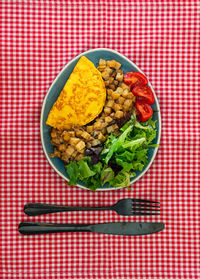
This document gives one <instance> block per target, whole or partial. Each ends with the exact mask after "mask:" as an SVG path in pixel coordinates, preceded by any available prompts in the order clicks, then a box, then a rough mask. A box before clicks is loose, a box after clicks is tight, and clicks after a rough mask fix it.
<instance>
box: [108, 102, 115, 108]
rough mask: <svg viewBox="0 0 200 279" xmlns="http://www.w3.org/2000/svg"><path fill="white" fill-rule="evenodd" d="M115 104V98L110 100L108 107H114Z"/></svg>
mask: <svg viewBox="0 0 200 279" xmlns="http://www.w3.org/2000/svg"><path fill="white" fill-rule="evenodd" d="M113 105H114V101H113V100H109V101H108V102H107V104H106V106H107V107H109V108H112V107H113Z"/></svg>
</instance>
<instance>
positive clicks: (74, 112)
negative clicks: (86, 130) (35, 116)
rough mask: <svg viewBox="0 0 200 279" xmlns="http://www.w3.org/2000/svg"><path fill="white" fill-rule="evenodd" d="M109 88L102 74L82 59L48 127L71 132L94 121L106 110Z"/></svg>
mask: <svg viewBox="0 0 200 279" xmlns="http://www.w3.org/2000/svg"><path fill="white" fill-rule="evenodd" d="M105 100H106V88H105V84H104V81H103V79H102V77H101V73H100V72H99V71H98V70H97V68H96V67H95V66H94V64H93V63H92V62H91V61H90V60H89V59H87V58H86V57H85V56H82V57H81V58H80V60H79V61H78V63H77V64H76V66H75V68H74V70H73V72H72V73H71V75H70V77H69V79H68V80H67V82H66V84H65V86H64V88H63V90H62V91H61V93H60V95H59V97H58V99H57V101H56V102H55V103H54V105H53V107H52V109H51V111H50V113H49V115H48V118H47V121H46V124H48V125H50V126H52V127H54V128H57V129H70V128H71V127H72V126H82V125H85V124H87V123H89V122H91V121H92V120H94V119H95V118H96V117H97V116H98V115H99V114H100V112H101V111H102V109H103V106H104V104H105Z"/></svg>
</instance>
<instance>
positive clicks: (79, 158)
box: [75, 154, 84, 161]
mask: <svg viewBox="0 0 200 279" xmlns="http://www.w3.org/2000/svg"><path fill="white" fill-rule="evenodd" d="M83 157H84V155H83V154H78V155H77V156H76V158H75V159H76V161H79V160H81V159H83Z"/></svg>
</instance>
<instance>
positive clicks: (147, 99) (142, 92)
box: [132, 85, 154, 104]
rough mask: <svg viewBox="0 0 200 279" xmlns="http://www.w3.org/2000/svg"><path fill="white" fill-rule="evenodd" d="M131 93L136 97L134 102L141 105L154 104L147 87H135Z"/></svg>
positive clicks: (149, 89)
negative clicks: (136, 101)
mask: <svg viewBox="0 0 200 279" xmlns="http://www.w3.org/2000/svg"><path fill="white" fill-rule="evenodd" d="M132 93H133V95H135V96H136V100H138V101H140V102H141V103H147V104H153V103H154V95H153V91H152V90H151V87H150V86H148V85H137V86H135V87H134V88H133V90H132Z"/></svg>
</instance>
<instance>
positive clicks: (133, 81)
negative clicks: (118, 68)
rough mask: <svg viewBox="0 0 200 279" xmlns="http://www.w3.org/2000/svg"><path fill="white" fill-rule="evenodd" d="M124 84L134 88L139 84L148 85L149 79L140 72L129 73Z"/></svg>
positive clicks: (125, 76)
mask: <svg viewBox="0 0 200 279" xmlns="http://www.w3.org/2000/svg"><path fill="white" fill-rule="evenodd" d="M124 83H126V84H127V85H129V86H130V87H133V86H135V85H138V84H147V83H148V80H147V78H146V77H145V76H144V75H143V74H141V73H140V72H128V73H126V74H125V75H124Z"/></svg>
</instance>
